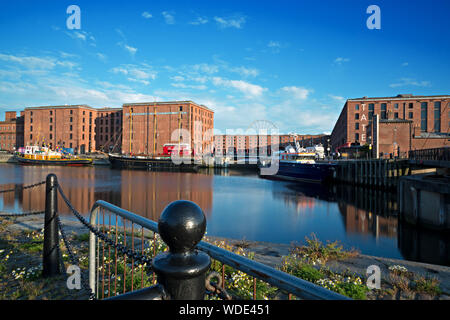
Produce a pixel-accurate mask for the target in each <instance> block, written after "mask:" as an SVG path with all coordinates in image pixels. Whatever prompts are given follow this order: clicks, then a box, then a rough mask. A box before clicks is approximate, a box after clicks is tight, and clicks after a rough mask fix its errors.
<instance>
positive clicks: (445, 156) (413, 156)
mask: <svg viewBox="0 0 450 320" xmlns="http://www.w3.org/2000/svg"><path fill="white" fill-rule="evenodd" d="M409 159H410V160H419V161H420V160H422V161H425V160H433V161H450V147H442V148H432V149H422V150H411V151H409Z"/></svg>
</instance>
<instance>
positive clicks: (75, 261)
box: [56, 215, 95, 300]
mask: <svg viewBox="0 0 450 320" xmlns="http://www.w3.org/2000/svg"><path fill="white" fill-rule="evenodd" d="M56 222H57V223H58V228H59V231H60V233H61V238H62V240H63V242H64V245H65V246H66V249H67V253H68V254H69V258H70V260H71V262H72V264H73V265H75V266H77V265H78V261H79V259H78V258H76V256H75V254H74V253H73V251H72V248H71V246H70V243H69V241H68V240H67V236H66V233H65V232H64V229H63V227H62V224H61V220H60V219H59V216H58V215H57V216H56ZM58 250H59V251H61V250H60V247H59V243H58ZM80 275H81V283H82V284H83V287H84V289H85V290H86V291H87V292H88V293H89V300H95V294H94V292H92V290H91V287H90V286H89V284H88V283H86V279H84V277H83V275H82V273H81V274H80Z"/></svg>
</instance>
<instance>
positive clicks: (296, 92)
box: [281, 86, 312, 100]
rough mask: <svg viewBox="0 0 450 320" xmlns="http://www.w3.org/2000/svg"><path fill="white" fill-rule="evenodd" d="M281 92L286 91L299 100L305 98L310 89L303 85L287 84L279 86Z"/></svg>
mask: <svg viewBox="0 0 450 320" xmlns="http://www.w3.org/2000/svg"><path fill="white" fill-rule="evenodd" d="M281 91H282V92H285V93H288V94H289V95H290V96H292V97H294V98H295V99H299V100H305V99H306V98H308V95H309V94H310V93H311V91H312V90H308V89H306V88H303V87H296V86H290V87H289V86H288V87H283V88H281Z"/></svg>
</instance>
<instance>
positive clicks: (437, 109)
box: [355, 101, 450, 132]
mask: <svg viewBox="0 0 450 320" xmlns="http://www.w3.org/2000/svg"><path fill="white" fill-rule="evenodd" d="M396 105H397V108H398V103H396ZM410 105H412V103H410ZM356 107H357V108H356V110H359V105H356ZM411 108H412V106H411ZM433 111H434V127H433V131H434V132H441V102H440V101H436V102H434V110H433ZM373 113H374V104H373V103H369V114H368V116H369V120H371V119H372V117H373ZM380 118H381V119H387V105H386V103H382V104H381V114H380ZM398 118H399V115H398V112H394V119H398ZM413 118H414V112H412V111H410V112H408V119H413ZM449 118H450V112H449ZM355 120H359V113H355ZM420 129H421V131H422V132H427V131H428V102H421V104H420Z"/></svg>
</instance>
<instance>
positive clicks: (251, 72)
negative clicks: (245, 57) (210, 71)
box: [230, 66, 259, 77]
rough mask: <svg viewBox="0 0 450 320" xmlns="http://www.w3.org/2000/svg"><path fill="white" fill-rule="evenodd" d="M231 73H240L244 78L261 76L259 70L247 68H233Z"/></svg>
mask: <svg viewBox="0 0 450 320" xmlns="http://www.w3.org/2000/svg"><path fill="white" fill-rule="evenodd" d="M230 71H232V72H236V73H239V74H240V75H241V76H242V77H256V76H257V75H259V70H258V69H254V68H247V67H243V66H241V67H235V68H231V69H230Z"/></svg>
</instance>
